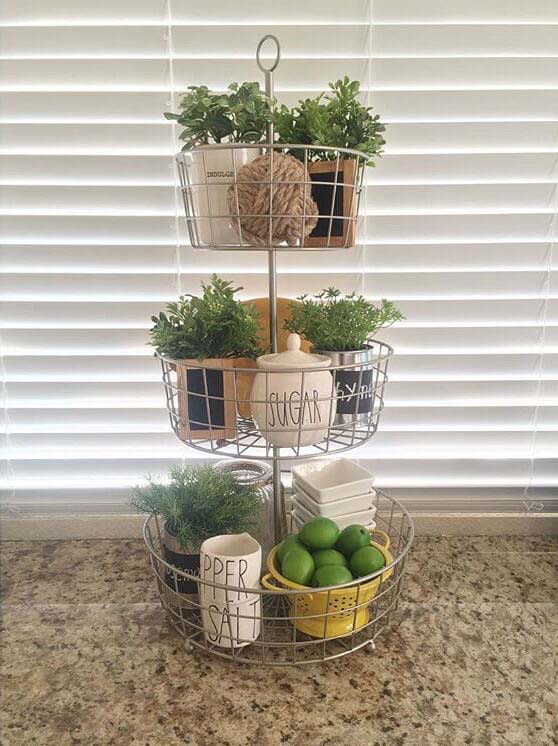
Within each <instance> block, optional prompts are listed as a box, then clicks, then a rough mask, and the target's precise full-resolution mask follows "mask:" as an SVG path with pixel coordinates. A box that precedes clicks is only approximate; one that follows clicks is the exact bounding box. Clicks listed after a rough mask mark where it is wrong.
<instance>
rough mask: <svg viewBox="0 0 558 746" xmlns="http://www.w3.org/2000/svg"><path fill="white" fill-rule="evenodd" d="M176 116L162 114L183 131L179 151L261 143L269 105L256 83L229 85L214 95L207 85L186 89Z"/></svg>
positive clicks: (270, 113)
mask: <svg viewBox="0 0 558 746" xmlns="http://www.w3.org/2000/svg"><path fill="white" fill-rule="evenodd" d="M179 109H180V111H179V112H178V113H173V112H165V118H166V119H171V120H175V121H176V122H177V124H179V125H181V126H182V127H183V128H184V129H183V130H182V132H181V133H180V139H181V140H184V141H185V144H184V147H183V148H182V149H183V150H186V149H188V148H193V147H195V146H196V145H207V144H208V143H212V142H213V143H220V142H261V141H262V140H265V137H266V132H267V129H266V128H267V125H268V123H269V122H270V121H271V118H272V116H273V114H272V106H271V102H270V101H269V99H268V98H267V97H266V95H265V93H264V92H263V91H262V90H260V86H259V83H252V82H245V83H242V84H241V85H239V84H238V83H231V84H230V85H229V87H228V93H214V92H213V91H211V90H210V89H209V88H208V87H207V86H204V85H201V86H189V88H188V93H186V94H185V95H184V96H183V98H182V100H181V101H180V105H179Z"/></svg>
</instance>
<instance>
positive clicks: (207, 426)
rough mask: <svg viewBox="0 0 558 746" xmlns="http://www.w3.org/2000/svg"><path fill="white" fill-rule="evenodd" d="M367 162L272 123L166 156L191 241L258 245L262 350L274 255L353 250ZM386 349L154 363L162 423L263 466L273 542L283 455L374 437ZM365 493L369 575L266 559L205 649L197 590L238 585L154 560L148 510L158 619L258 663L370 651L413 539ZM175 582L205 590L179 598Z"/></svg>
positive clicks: (402, 520)
mask: <svg viewBox="0 0 558 746" xmlns="http://www.w3.org/2000/svg"><path fill="white" fill-rule="evenodd" d="M268 40H271V41H272V42H274V44H275V45H276V57H275V59H274V61H273V62H272V64H271V65H270V66H265V64H264V61H263V59H262V58H261V56H260V55H261V49H262V46H263V44H264V43H265V42H266V41H268ZM279 58H280V52H279V42H278V40H277V39H276V38H275V37H272V36H266V37H264V38H263V39H262V41H261V42H260V44H259V46H258V50H257V63H258V66H259V67H260V69H261V70H262V71H263V73H264V75H265V88H266V94H267V96H268V97H269V98H270V99H272V97H273V71H274V70H275V69H276V67H277V65H278V63H279ZM316 161H318V165H316ZM366 161H367V156H366V155H365V154H363V153H361V152H359V151H355V150H348V149H344V148H326V147H322V146H320V147H317V146H311V145H306V144H277V143H275V142H274V132H273V125H272V124H269V126H268V132H267V142H266V143H264V144H262V143H257V144H244V143H236V144H227V145H204V146H200V147H198V148H195V149H193V150H191V151H186V152H183V153H180V154H179V155H178V156H177V166H178V173H179V176H180V185H181V193H182V197H183V200H184V208H185V214H186V221H187V226H188V233H189V238H190V243H191V245H192V247H194V248H204V249H217V250H237V251H238V250H241V251H266V252H267V255H268V279H269V326H270V349H271V351H272V352H277V351H278V329H277V326H278V324H277V317H278V312H277V269H276V252H278V251H300V250H304V251H307V250H317V251H324V250H338V249H341V250H342V249H344V248H350V247H351V246H353V245H354V241H355V234H356V223H357V219H358V206H359V201H360V195H361V191H362V184H363V177H364V172H365V165H366ZM223 164H224V165H223ZM247 165H248V166H250V167H251V168H250V169H248V170H246V168H245V167H246V166H247ZM248 198H249V201H248V203H246V199H248ZM247 204H248V208H247V207H246V205H247ZM392 353H393V350H392V349H391V347H390V346H389V345H387V344H385V343H382V342H379V341H377V340H369V343H368V345H367V349H366V350H363V351H362V353H361V354H360V355H359V356H357V357H356V358H354V357H353V358H351V359H345V358H344V357H343V354H342V353H340V354H338V356H337V357H336V358H333V359H332V361H331V365H329V366H328V367H327V368H325V369H324V371H314V369H310V370H308V368H306V367H296V366H289V367H288V368H285V369H284V370H277V369H273V368H272V369H265V368H257V367H255V365H254V363H253V362H252V361H249V360H230V361H227V360H224V361H217V360H208V361H196V360H186V361H185V360H173V359H170V358H168V357H164V356H159V359H160V364H161V367H162V377H163V384H164V389H165V394H166V402H167V410H168V413H169V419H170V423H171V426H172V429H173V431H174V433H175V434H176V436H177V437H178V438H179V439H180V440H181V441H182V442H183V443H185V444H187V445H188V446H190V447H192V448H194V449H197V450H199V451H202V452H205V453H210V454H214V455H219V456H222V457H223V456H224V457H232V458H240V459H246V458H260V459H267V460H270V461H271V463H272V466H273V479H272V485H273V497H274V539H275V541H274V543H275V544H277V543H278V542H280V541H281V539H282V538H284V536H285V534H286V532H287V529H288V528H290V520H291V517H290V513H289V510H288V507H287V506H286V505H285V500H284V490H283V487H282V482H281V467H282V464H284V465H285V464H287V465H288V464H289V463H290V462H294V461H297V460H299V459H305V460H306V459H311V458H316V457H324V456H328V455H330V454H337V453H341V452H343V451H348V450H350V449H353V448H355V447H357V446H359V445H361V444H363V443H365V442H366V441H368V440H369V439H370V438H371V437H372V436H373V435H374V433H375V432H376V429H377V427H378V422H379V418H380V414H381V411H382V408H383V392H384V386H385V383H386V381H387V367H388V361H389V358H390V357H391V355H392ZM278 374H283V375H287V376H288V377H289V381H290V388H291V389H292V393H291V395H290V396H289V397H288V398H280V397H278V396H277V392H276V389H277V386H276V378H275V377H276V376H277V375H278ZM374 499H375V506H374V507H375V510H376V513H375V522H376V528H375V530H374V532H373V533H372V540H373V542H374V543H375V545H376V546H377V547H379V548H380V549H381V551H382V553H383V554H384V557H385V560H386V565H385V566H384V567H383V568H382V569H381V570H379V571H377V572H375V573H372V574H371V575H369V576H367V577H365V578H359V580H358V581H352V582H351V583H346V584H344V585H340V586H332V587H329V588H325V589H322V588H320V589H319V591H317V590H314V589H308V588H304V587H302V586H299V587H296V586H294V584H291V585H293V587H286V586H285V585H284V584H282V583H281V582H278V580H277V573H275V572H274V571H273V570H274V568H273V566H271V567H269V561H268V569H269V570H270V572H268V573H267V574H266V575H265V576H264V578H263V579H262V585H261V586H258V587H254V588H250V589H243V590H244V591H246V592H247V593H249V594H250V597H251V598H254V599H255V601H254V603H253V604H252V605H251V606H250V608H249V609H246V610H244V611H242V610H241V611H239V610H238V608H236V609H234V608H233V607H232V606H231V609H230V614H228V625H227V626H226V629H225V630H224V631H223V630H221V631H220V632H221V634H220V637H219V643H218V644H216V643H213V642H212V641H211V636H208V635H207V629H206V627H204V618H205V619H207V612H208V608H207V607H206V606H204V601H203V600H202V598H204V597H206V596H207V595H208V593H209V592H211V593H213V594H215V593H216V592H217V590H218V591H220V592H224V593H225V595H226V596H227V598H228V596H229V594H231V595H234V594H236V593H238V591H239V589H238V588H237V587H234V586H230V585H225V584H220V583H216V582H211V581H210V580H206V579H201V578H200V577H197V576H195V575H193V574H190V573H188V572H186V571H184V570H180V569H179V568H177V567H176V566H174V565H173V564H171V563H169V562H167V561H166V560H165V559H164V557H165V552H164V547H163V534H164V528H163V526H161V525H160V522H159V520H158V518H157V516H150V517H149V518H148V519H147V521H146V523H145V526H144V538H145V542H146V544H147V547H148V549H149V552H150V556H151V564H152V567H153V570H154V573H155V576H156V579H157V584H158V589H159V595H160V599H161V603H162V605H163V607H164V608H165V610H166V611H167V614H168V618H169V620H170V622H171V623H172V625H173V626H174V627H175V629H176V630H177V631H178V632H179V633H180V634H181V635H182V636H183V637H184V638H185V640H186V641H187V645H188V647H189V648H191V647H193V648H196V649H200V650H203V651H205V652H207V653H212V654H214V655H217V656H220V657H224V658H228V659H232V660H235V661H243V662H251V663H260V664H265V665H274V666H282V665H291V664H299V663H313V662H318V661H325V660H329V659H332V658H337V657H340V656H343V655H347V654H349V653H352V652H354V651H356V650H358V649H360V648H362V647H364V646H367V645H372V646H374V644H375V640H376V639H377V638H378V637H379V636H380V635H381V634H382V633H384V632H385V630H386V629H387V628H388V626H389V624H390V622H391V621H392V619H393V615H394V612H395V610H396V608H397V605H398V601H399V598H400V595H401V588H402V582H403V577H404V568H405V560H406V556H407V553H408V551H409V548H410V546H411V543H412V540H413V523H412V520H411V518H410V516H409V514H408V512H407V511H406V509H405V508H404V507H403V505H401V503H399V502H398V501H397V500H396V499H395V498H393V497H391V496H389V495H387V494H384V493H382V492H380V491H376V495H375V498H374ZM272 554H273V553H272ZM270 556H271V555H270ZM271 562H273V560H271ZM279 577H280V576H279ZM184 583H190V584H191V583H195V584H196V585H197V587H198V588H199V589H200V591H201V590H205V591H206V593H201V592H200V593H188V594H186V593H184V592H183V588H184ZM204 615H205V616H204ZM231 620H232V622H231ZM250 626H252V627H253V629H252V632H253V630H254V629H255V628H256V627H257V629H258V634H257V635H255V634H249V633H248V632H246V629H247V628H249V627H250ZM309 630H310V633H309ZM316 630H317V631H316ZM223 640H225V643H224V644H223Z"/></svg>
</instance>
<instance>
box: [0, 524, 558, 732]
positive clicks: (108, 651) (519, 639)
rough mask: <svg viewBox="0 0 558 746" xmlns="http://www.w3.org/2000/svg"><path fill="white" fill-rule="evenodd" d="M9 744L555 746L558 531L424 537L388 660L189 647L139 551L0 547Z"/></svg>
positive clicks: (106, 544)
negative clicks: (277, 658) (278, 661)
mask: <svg viewBox="0 0 558 746" xmlns="http://www.w3.org/2000/svg"><path fill="white" fill-rule="evenodd" d="M1 549H2V576H3V599H4V600H3V619H2V623H3V634H2V642H3V648H4V649H3V662H2V667H3V671H2V674H3V675H2V710H3V715H2V721H1V727H2V744H3V746H16V745H19V744H21V745H22V746H28V745H29V744H48V746H64V745H65V744H99V745H101V746H104V745H105V744H122V745H123V746H128V745H135V744H138V745H139V744H141V745H142V746H175V745H178V744H180V745H181V746H183V745H184V744H191V745H193V746H252V745H253V746H276V745H280V744H288V745H289V746H345V745H347V746H349V745H350V746H375V745H378V746H380V745H381V746H384V744H385V745H386V746H387V745H388V744H389V746H398V745H399V744H410V745H412V746H414V745H415V744H416V745H417V746H423V745H424V746H429V745H430V744H432V746H445V744H448V745H451V746H460V745H461V744H472V746H482V745H484V744H488V745H492V744H496V745H497V744H521V745H522V746H527V745H529V746H549V745H550V744H558V715H557V711H558V704H557V703H558V697H557V691H558V657H557V656H558V538H547V539H544V538H533V537H530V538H525V539H522V538H517V537H510V538H497V539H495V538H471V537H466V538H465V537H464V538H441V539H432V538H424V539H421V538H419V539H417V540H416V543H415V545H414V548H413V551H412V555H411V558H410V560H409V562H408V565H407V568H408V570H407V577H406V587H405V590H404V598H405V601H404V603H402V604H401V606H400V609H399V612H398V614H399V625H398V626H396V627H395V628H394V629H393V630H392V632H391V634H390V636H389V637H386V638H385V639H384V640H382V641H381V643H380V644H379V645H378V648H377V650H376V651H375V652H373V651H368V650H363V651H361V652H357V653H355V654H354V655H352V656H349V657H346V658H343V659H340V660H338V661H333V662H329V663H326V664H323V665H311V666H302V667H295V668H286V669H266V668H260V667H256V666H248V665H246V664H243V665H237V664H234V663H229V662H227V661H223V660H220V659H213V658H206V657H202V656H201V655H200V654H195V653H194V654H188V653H185V652H184V650H183V643H182V641H181V639H180V638H179V637H178V636H177V635H176V634H175V633H174V632H173V631H172V630H171V629H170V628H169V627H168V626H167V624H166V622H165V618H164V614H163V612H162V610H161V609H160V607H159V605H158V601H157V596H156V592H155V586H154V582H153V579H152V577H151V575H150V571H149V568H148V560H147V556H146V552H145V551H144V548H143V546H142V544H141V542H140V541H124V540H120V541H117V540H115V541H64V542H4V543H3V545H2V547H1Z"/></svg>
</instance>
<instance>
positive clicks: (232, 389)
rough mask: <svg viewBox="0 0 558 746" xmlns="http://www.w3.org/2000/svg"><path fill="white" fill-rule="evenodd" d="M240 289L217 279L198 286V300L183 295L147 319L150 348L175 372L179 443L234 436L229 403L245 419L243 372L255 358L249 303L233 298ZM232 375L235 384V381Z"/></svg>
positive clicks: (254, 316) (255, 321)
mask: <svg viewBox="0 0 558 746" xmlns="http://www.w3.org/2000/svg"><path fill="white" fill-rule="evenodd" d="M239 290H242V288H240V287H234V286H233V283H232V282H228V281H225V280H223V279H221V278H219V277H218V276H217V275H215V274H213V275H211V278H210V280H209V282H207V283H202V294H201V296H195V295H184V296H181V297H180V298H179V300H178V301H177V302H175V303H169V304H168V305H167V307H166V311H164V312H161V313H160V314H159V315H158V316H152V321H153V323H154V326H153V328H152V329H151V332H150V344H151V345H152V346H153V347H154V348H155V349H156V351H157V352H158V353H159V354H160V355H162V356H163V357H165V358H170V359H171V361H172V362H171V364H172V365H173V366H174V368H175V370H176V376H177V381H176V389H177V406H178V416H179V436H180V437H181V438H183V439H185V440H194V439H200V438H201V439H207V438H210V439H215V440H216V439H220V438H227V437H234V435H235V432H234V431H235V425H236V416H237V412H236V408H235V399H236V400H239V413H240V414H241V415H242V416H248V415H249V398H250V397H249V391H250V388H251V384H252V378H251V376H250V374H249V373H241V372H236V374H235V370H234V369H235V367H241V368H248V367H255V363H254V360H255V358H256V357H257V356H258V355H259V354H261V352H262V350H261V348H260V343H259V337H258V333H259V316H258V313H257V310H256V308H255V306H254V305H252V304H249V303H242V302H241V301H240V300H238V299H237V298H235V295H236V293H237V292H238V291H239ZM235 375H236V380H235Z"/></svg>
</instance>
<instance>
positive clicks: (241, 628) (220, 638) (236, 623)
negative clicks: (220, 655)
mask: <svg viewBox="0 0 558 746" xmlns="http://www.w3.org/2000/svg"><path fill="white" fill-rule="evenodd" d="M261 609H262V604H261V596H260V595H259V594H257V593H254V594H251V596H250V598H249V599H248V600H247V601H245V602H244V603H243V604H218V603H211V602H206V601H203V600H202V609H201V616H202V623H203V633H204V636H205V639H206V640H207V642H208V643H210V644H211V645H217V646H218V647H221V648H230V647H233V648H243V647H245V646H246V645H250V643H251V642H254V640H257V639H258V637H259V636H260V632H261V624H262V621H261V616H262V614H261Z"/></svg>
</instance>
